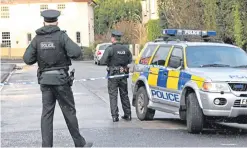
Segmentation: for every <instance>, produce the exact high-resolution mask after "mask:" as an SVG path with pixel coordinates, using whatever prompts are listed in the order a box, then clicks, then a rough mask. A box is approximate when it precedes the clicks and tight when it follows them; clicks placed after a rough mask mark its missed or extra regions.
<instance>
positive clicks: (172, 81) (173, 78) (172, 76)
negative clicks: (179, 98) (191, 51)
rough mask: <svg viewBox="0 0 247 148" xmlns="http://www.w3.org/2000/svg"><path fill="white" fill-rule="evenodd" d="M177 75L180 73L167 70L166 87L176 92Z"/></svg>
mask: <svg viewBox="0 0 247 148" xmlns="http://www.w3.org/2000/svg"><path fill="white" fill-rule="evenodd" d="M179 75H180V71H173V70H169V72H168V79H167V83H166V87H167V88H170V89H175V90H178V82H179Z"/></svg>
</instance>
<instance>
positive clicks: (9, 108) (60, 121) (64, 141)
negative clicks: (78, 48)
mask: <svg viewBox="0 0 247 148" xmlns="http://www.w3.org/2000/svg"><path fill="white" fill-rule="evenodd" d="M23 65H24V64H18V66H23ZM72 67H73V68H75V69H76V73H75V78H76V79H82V78H92V77H102V76H105V75H106V71H105V68H106V67H105V66H98V65H94V64H93V61H87V62H80V61H78V62H73V66H72ZM36 70H37V66H36V65H34V66H24V67H23V69H22V70H17V71H16V72H15V73H13V74H12V76H11V77H10V79H9V82H16V81H21V80H22V81H27V80H30V81H35V82H36V81H37V78H36ZM72 89H73V92H74V96H75V103H76V109H77V118H78V121H79V127H80V131H81V133H82V135H83V136H84V137H85V139H86V140H88V141H93V142H94V147H230V146H231V147H247V143H246V139H247V131H246V130H245V128H247V125H244V124H242V125H235V127H234V126H229V125H226V126H225V125H224V126H223V125H218V124H215V125H214V126H213V127H211V128H209V129H205V130H204V132H202V133H201V134H189V133H188V132H187V130H186V125H185V123H183V122H182V121H181V120H179V118H178V116H176V115H172V114H168V113H163V112H158V111H157V112H156V114H155V119H154V120H153V121H139V120H138V119H137V117H136V113H135V109H134V108H133V107H132V114H133V120H132V121H131V122H126V121H123V120H120V122H118V123H113V122H112V119H111V116H110V108H109V99H108V98H109V96H108V92H107V80H96V81H87V82H81V83H79V82H76V83H74V85H73V87H72ZM129 96H130V100H131V99H132V97H131V96H132V92H131V89H130V79H129ZM119 110H120V115H123V111H122V108H121V104H120V101H119ZM41 111H42V101H41V92H40V88H39V85H9V86H4V88H3V89H2V91H1V146H2V147H40V146H41V133H40V117H41ZM73 146H74V145H73V141H72V138H71V137H70V134H69V132H68V129H67V126H66V124H65V120H64V118H63V115H62V112H61V109H60V107H59V106H58V105H57V106H56V109H55V115H54V147H73Z"/></svg>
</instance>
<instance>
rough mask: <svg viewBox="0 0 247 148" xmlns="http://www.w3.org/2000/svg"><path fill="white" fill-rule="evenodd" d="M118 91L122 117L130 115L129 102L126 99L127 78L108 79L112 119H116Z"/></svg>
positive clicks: (127, 98)
mask: <svg viewBox="0 0 247 148" xmlns="http://www.w3.org/2000/svg"><path fill="white" fill-rule="evenodd" d="M118 89H119V92H120V99H121V103H122V108H123V111H124V115H131V108H130V101H129V97H128V81H127V78H112V79H108V93H109V97H110V107H111V115H112V117H118V116H119V114H118V112H119V110H118V103H117V101H118Z"/></svg>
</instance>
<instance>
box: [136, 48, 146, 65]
mask: <svg viewBox="0 0 247 148" xmlns="http://www.w3.org/2000/svg"><path fill="white" fill-rule="evenodd" d="M146 47H147V46H144V47H143V48H142V50H141V52H140V53H139V54H138V56H137V58H136V61H135V64H139V61H140V58H141V56H142V54H143V52H144V50H145V48H146Z"/></svg>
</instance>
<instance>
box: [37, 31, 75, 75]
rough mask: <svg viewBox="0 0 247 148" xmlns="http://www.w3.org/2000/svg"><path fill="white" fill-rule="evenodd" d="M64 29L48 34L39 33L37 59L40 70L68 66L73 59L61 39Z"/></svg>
mask: <svg viewBox="0 0 247 148" xmlns="http://www.w3.org/2000/svg"><path fill="white" fill-rule="evenodd" d="M62 34H63V32H62V31H57V32H54V33H51V34H46V35H37V60H38V62H37V63H38V65H39V68H40V70H45V69H46V68H49V69H52V68H54V69H56V67H68V66H70V65H71V60H70V59H69V57H68V56H67V54H66V50H65V49H64V47H63V44H62V43H61V42H62V41H60V37H61V35H62Z"/></svg>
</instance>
